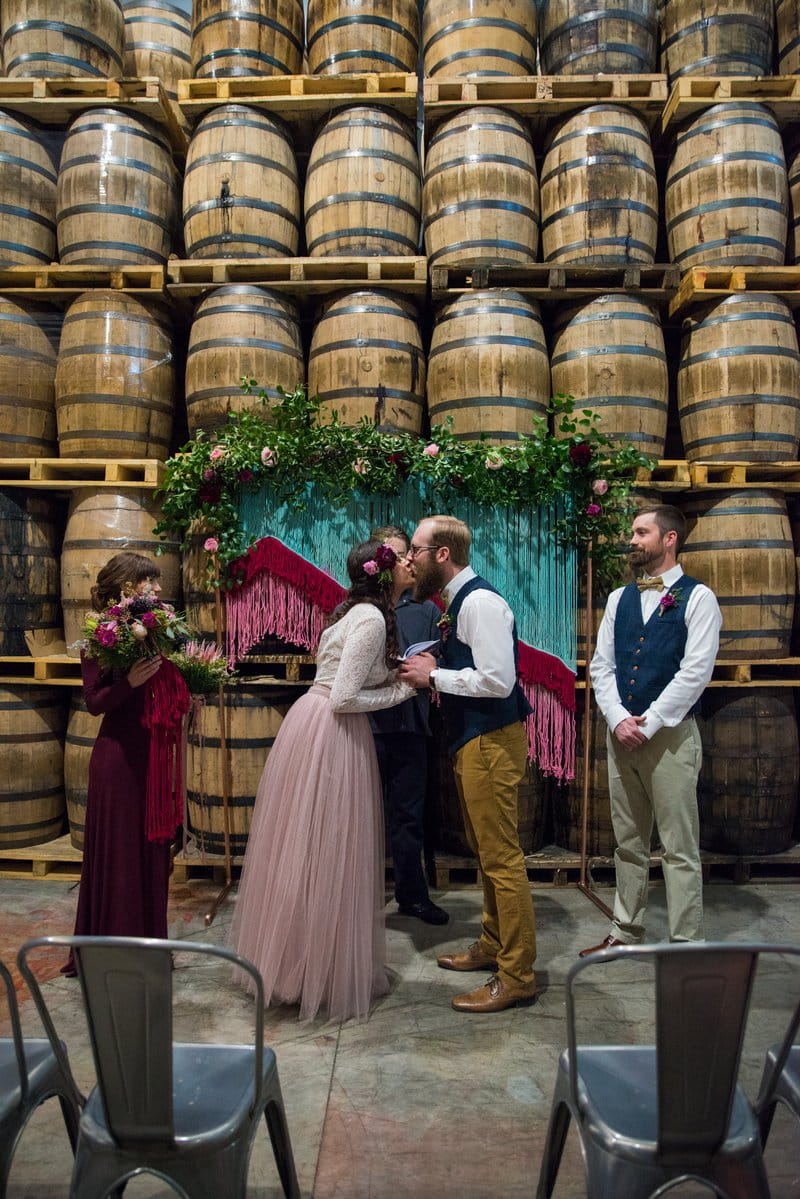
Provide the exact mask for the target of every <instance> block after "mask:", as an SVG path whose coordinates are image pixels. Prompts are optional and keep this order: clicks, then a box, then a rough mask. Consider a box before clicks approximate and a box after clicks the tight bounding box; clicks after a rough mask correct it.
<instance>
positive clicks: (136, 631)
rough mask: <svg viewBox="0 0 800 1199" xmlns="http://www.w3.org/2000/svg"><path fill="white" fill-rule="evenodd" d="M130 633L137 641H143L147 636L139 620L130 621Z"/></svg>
mask: <svg viewBox="0 0 800 1199" xmlns="http://www.w3.org/2000/svg"><path fill="white" fill-rule="evenodd" d="M131 632H132V633H133V635H134V637H135V638H136V640H137V641H144V639H145V637H146V636H147V629H146V628H145V627H144V625H143V624H142V622H141V621H140V620H132V621H131Z"/></svg>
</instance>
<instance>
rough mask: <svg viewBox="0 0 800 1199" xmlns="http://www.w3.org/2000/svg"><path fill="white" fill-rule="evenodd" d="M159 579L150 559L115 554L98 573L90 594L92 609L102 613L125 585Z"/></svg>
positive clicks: (131, 554)
mask: <svg viewBox="0 0 800 1199" xmlns="http://www.w3.org/2000/svg"><path fill="white" fill-rule="evenodd" d="M160 577H161V569H160V567H158V566H156V564H155V562H153V561H152V559H151V558H145V556H144V554H134V553H132V552H131V551H130V550H123V552H122V553H121V554H115V555H114V557H113V558H110V559H109V561H108V562H106V564H105V566H102V567H101V568H100V570H99V571H98V573H97V582H96V583H95V585H94V587H93V588H92V592H91V600H92V607H93V608H94V610H95V612H102V611H103V609H104V608H107V607H108V605H109V604H113V603H114V601H115V600H118V599H119V598H120V596H121V595H122V590H123V588H124V586H125V584H126V583H130V584H132V586H134V587H136V586H137V584H139V583H143V582H144V580H145V579H158V578H160Z"/></svg>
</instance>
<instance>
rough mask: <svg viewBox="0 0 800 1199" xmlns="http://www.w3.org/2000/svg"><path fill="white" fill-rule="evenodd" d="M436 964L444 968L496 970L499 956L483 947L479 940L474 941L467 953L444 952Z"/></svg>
mask: <svg viewBox="0 0 800 1199" xmlns="http://www.w3.org/2000/svg"><path fill="white" fill-rule="evenodd" d="M436 964H437V966H441V968H442V970H494V968H495V967H496V966H497V958H493V957H491V956H490V955H489V954H488V953H486V951H485V950H483V949H481V946H480V942H479V941H473V943H472V944H471V945H470V947H469V949H468V950H467V951H466V953H443V954H442V955H441V957H438V958H437V959H436Z"/></svg>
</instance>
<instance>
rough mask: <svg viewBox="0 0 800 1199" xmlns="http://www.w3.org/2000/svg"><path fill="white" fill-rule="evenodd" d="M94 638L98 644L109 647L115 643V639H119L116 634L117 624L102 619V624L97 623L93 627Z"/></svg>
mask: <svg viewBox="0 0 800 1199" xmlns="http://www.w3.org/2000/svg"><path fill="white" fill-rule="evenodd" d="M94 639H95V641H97V642H99V644H100V645H105V646H109V647H110V646H112V645H116V644H117V641H118V640H119V638H118V636H117V626H116V625H115V624H114V623H113V622H112V621H110V620H108V621H104V623H103V624H99V625H98V626H97V628H96V629H95V634H94Z"/></svg>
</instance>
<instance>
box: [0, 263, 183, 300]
mask: <svg viewBox="0 0 800 1199" xmlns="http://www.w3.org/2000/svg"><path fill="white" fill-rule="evenodd" d="M165 283H166V272H165V270H164V268H163V267H162V266H123V265H118V266H107V267H105V266H64V265H62V264H61V263H58V262H53V263H50V264H49V265H48V266H7V267H2V268H0V291H2V292H3V293H6V292H7V293H9V294H10V295H16V296H29V297H34V298H36V299H37V300H43V301H53V300H56V301H57V300H66V299H71V298H72V297H74V296H78V295H80V294H81V293H82V292H84V291H88V290H91V289H92V288H95V287H100V288H106V289H110V290H112V291H123V292H126V293H127V294H129V295H141V296H145V297H149V298H151V299H152V298H154V295H161V294H162V293H163V291H164V285H165Z"/></svg>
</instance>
